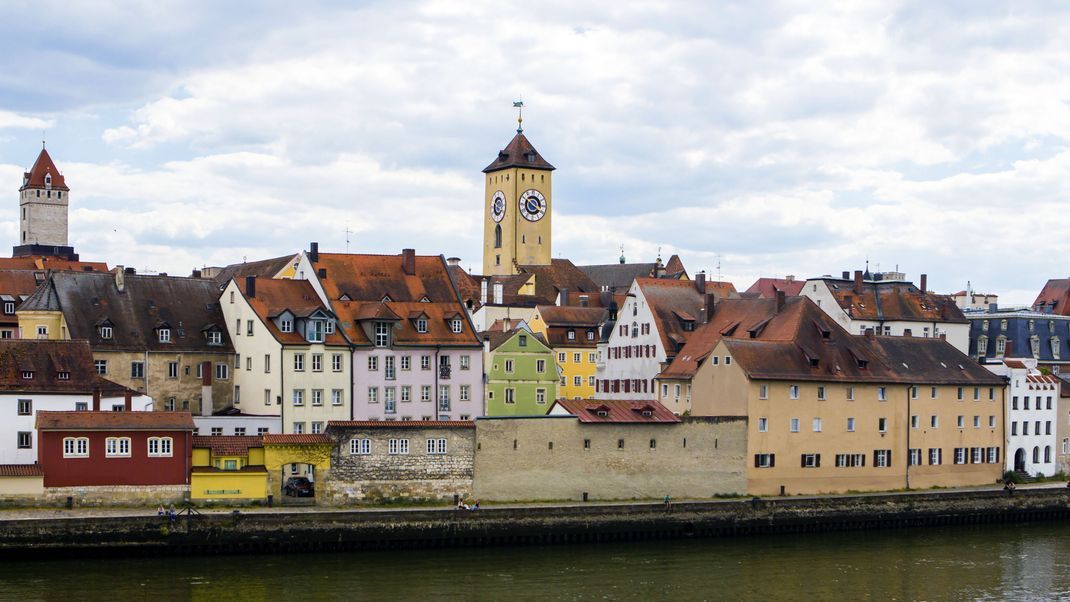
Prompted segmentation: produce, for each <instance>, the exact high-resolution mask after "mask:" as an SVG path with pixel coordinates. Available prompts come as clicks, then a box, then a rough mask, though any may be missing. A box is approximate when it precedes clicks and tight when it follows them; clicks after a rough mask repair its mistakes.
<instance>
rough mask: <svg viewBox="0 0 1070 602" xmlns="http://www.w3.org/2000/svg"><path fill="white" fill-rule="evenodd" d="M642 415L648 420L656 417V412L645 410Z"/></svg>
mask: <svg viewBox="0 0 1070 602" xmlns="http://www.w3.org/2000/svg"><path fill="white" fill-rule="evenodd" d="M642 413H643V416H646V417H647V418H649V417H651V416H653V415H654V412H651V411H650V410H643V412H642Z"/></svg>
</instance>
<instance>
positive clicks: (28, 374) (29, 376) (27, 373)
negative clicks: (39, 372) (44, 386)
mask: <svg viewBox="0 0 1070 602" xmlns="http://www.w3.org/2000/svg"><path fill="white" fill-rule="evenodd" d="M22 380H33V370H23V371H22Z"/></svg>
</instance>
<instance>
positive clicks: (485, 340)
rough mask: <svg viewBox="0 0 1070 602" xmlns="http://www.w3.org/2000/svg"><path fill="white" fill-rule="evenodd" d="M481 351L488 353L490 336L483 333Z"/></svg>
mask: <svg viewBox="0 0 1070 602" xmlns="http://www.w3.org/2000/svg"><path fill="white" fill-rule="evenodd" d="M483 353H490V336H489V335H483Z"/></svg>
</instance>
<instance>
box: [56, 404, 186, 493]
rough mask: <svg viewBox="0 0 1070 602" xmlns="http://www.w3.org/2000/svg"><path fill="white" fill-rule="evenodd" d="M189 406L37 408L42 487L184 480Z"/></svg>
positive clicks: (181, 482)
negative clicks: (83, 409)
mask: <svg viewBox="0 0 1070 602" xmlns="http://www.w3.org/2000/svg"><path fill="white" fill-rule="evenodd" d="M196 430H197V427H196V426H195V425H194V424H193V416H192V415H191V414H190V413H189V412H38V413H37V461H38V463H39V464H40V465H41V467H42V468H43V469H44V472H45V479H44V485H45V487H84V486H94V485H105V486H107V485H186V484H189V473H190V455H191V452H192V444H193V434H194V432H196Z"/></svg>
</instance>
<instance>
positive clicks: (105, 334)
mask: <svg viewBox="0 0 1070 602" xmlns="http://www.w3.org/2000/svg"><path fill="white" fill-rule="evenodd" d="M111 335H112V330H111V326H101V327H100V338H102V339H104V340H105V341H107V340H110V339H111Z"/></svg>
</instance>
